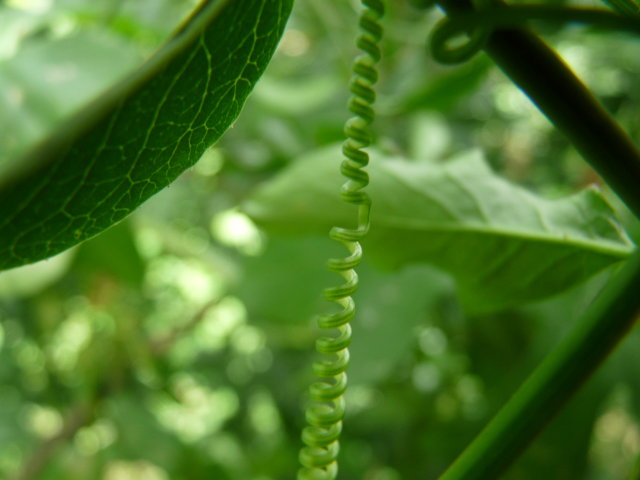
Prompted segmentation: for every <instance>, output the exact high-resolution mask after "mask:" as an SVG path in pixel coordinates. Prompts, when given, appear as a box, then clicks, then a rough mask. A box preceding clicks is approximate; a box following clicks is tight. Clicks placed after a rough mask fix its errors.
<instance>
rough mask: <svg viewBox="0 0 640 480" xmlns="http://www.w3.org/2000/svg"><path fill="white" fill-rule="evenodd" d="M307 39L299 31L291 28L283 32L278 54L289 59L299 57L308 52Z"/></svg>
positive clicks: (304, 34)
mask: <svg viewBox="0 0 640 480" xmlns="http://www.w3.org/2000/svg"><path fill="white" fill-rule="evenodd" d="M309 45H310V42H309V37H308V36H307V34H306V33H304V32H303V31H301V30H296V29H294V28H291V29H289V30H287V31H285V32H284V35H283V37H282V41H281V42H280V45H279V47H278V52H279V53H283V54H284V55H288V56H289V57H299V56H301V55H304V54H305V53H307V51H308V50H309Z"/></svg>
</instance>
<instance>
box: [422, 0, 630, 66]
mask: <svg viewBox="0 0 640 480" xmlns="http://www.w3.org/2000/svg"><path fill="white" fill-rule="evenodd" d="M474 5H475V10H469V11H465V12H457V13H455V14H452V15H451V16H447V17H445V18H443V19H442V20H441V21H440V22H439V23H438V25H436V27H435V28H434V30H433V32H432V33H431V41H430V43H429V45H430V49H431V54H432V55H433V57H434V58H435V59H436V60H437V61H439V62H440V63H444V64H455V63H461V62H464V61H466V60H468V59H470V58H471V57H472V56H473V55H475V54H476V53H478V52H479V51H480V50H481V49H482V48H483V47H484V45H485V43H486V41H487V39H488V38H489V35H490V34H491V31H492V30H494V29H496V28H514V27H522V26H525V25H526V23H527V22H528V21H531V20H541V21H546V22H553V23H555V24H564V23H576V24H581V25H589V26H592V27H597V28H601V29H606V30H617V31H623V32H628V33H635V34H640V15H637V14H633V15H632V14H626V15H625V14H620V13H615V12H613V11H611V10H605V9H602V8H589V7H566V6H560V5H537V4H531V5H505V4H503V3H497V2H495V1H493V0H476V1H475V2H474ZM459 35H466V36H467V37H468V40H467V41H466V42H463V43H462V44H459V45H457V46H455V47H453V46H451V45H450V44H451V41H452V40H453V39H454V38H456V37H458V36H459Z"/></svg>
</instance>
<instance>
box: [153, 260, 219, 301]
mask: <svg viewBox="0 0 640 480" xmlns="http://www.w3.org/2000/svg"><path fill="white" fill-rule="evenodd" d="M146 280H147V283H148V285H149V287H150V288H153V289H169V290H173V292H175V291H178V292H179V293H180V297H182V298H183V299H185V300H187V301H188V302H191V303H195V304H204V303H205V302H207V301H209V300H210V299H211V298H216V297H217V296H218V295H219V294H220V291H221V290H222V288H223V280H222V279H220V278H219V277H218V276H216V275H215V274H214V273H213V272H211V271H210V270H209V269H207V268H206V265H203V264H202V263H201V262H199V261H198V260H197V259H182V258H179V257H171V256H162V257H158V258H157V259H156V260H155V261H153V262H152V263H151V264H150V265H149V267H148V269H147V278H146ZM173 292H171V291H170V292H169V293H173Z"/></svg>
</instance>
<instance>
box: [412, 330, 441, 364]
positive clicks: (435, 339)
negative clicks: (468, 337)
mask: <svg viewBox="0 0 640 480" xmlns="http://www.w3.org/2000/svg"><path fill="white" fill-rule="evenodd" d="M418 345H419V346H420V350H422V352H423V353H424V354H425V355H429V356H432V357H437V356H438V355H442V354H443V353H444V352H445V351H446V350H447V337H446V336H445V334H444V333H443V332H442V330H440V329H439V328H437V327H427V328H425V329H424V330H422V331H420V333H419V334H418Z"/></svg>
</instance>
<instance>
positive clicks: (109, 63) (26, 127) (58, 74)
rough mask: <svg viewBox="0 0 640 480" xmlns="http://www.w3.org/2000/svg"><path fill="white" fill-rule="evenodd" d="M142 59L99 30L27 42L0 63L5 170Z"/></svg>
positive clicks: (0, 144)
mask: <svg viewBox="0 0 640 480" xmlns="http://www.w3.org/2000/svg"><path fill="white" fill-rule="evenodd" d="M140 60H141V59H140V55H139V54H138V52H136V50H135V49H134V48H133V46H132V45H130V44H127V43H126V42H124V41H122V39H120V38H118V37H116V36H115V35H108V34H107V33H105V32H103V31H100V30H98V29H93V30H91V29H87V30H82V31H78V32H75V33H74V34H72V35H69V36H66V37H63V38H53V39H52V38H49V37H48V36H46V35H41V36H39V37H35V38H31V39H29V41H28V42H25V45H24V46H23V47H22V48H21V49H20V51H19V54H18V55H15V56H13V57H11V58H9V59H7V60H4V61H2V62H0V86H1V88H0V105H2V109H1V110H0V166H4V165H6V164H8V162H9V161H10V160H11V158H12V157H14V156H15V155H17V154H18V153H22V150H23V146H25V145H29V144H31V143H33V142H35V141H36V140H37V139H38V138H40V137H41V136H42V135H44V134H45V133H46V131H47V130H48V129H50V128H51V127H52V126H53V125H54V124H55V122H58V121H60V119H61V118H63V116H64V115H67V114H69V113H71V112H72V111H74V110H76V109H77V108H78V107H80V106H81V105H82V104H83V103H85V102H86V101H87V100H89V99H91V98H92V97H94V96H95V95H96V94H98V93H99V92H100V90H102V89H104V88H105V87H107V86H108V85H110V84H112V83H113V82H115V81H117V80H118V79H120V78H121V77H122V75H124V74H125V73H127V72H129V71H130V70H132V69H133V68H135V67H136V66H137V65H138V64H139V63H140ZM0 171H1V168H0Z"/></svg>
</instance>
